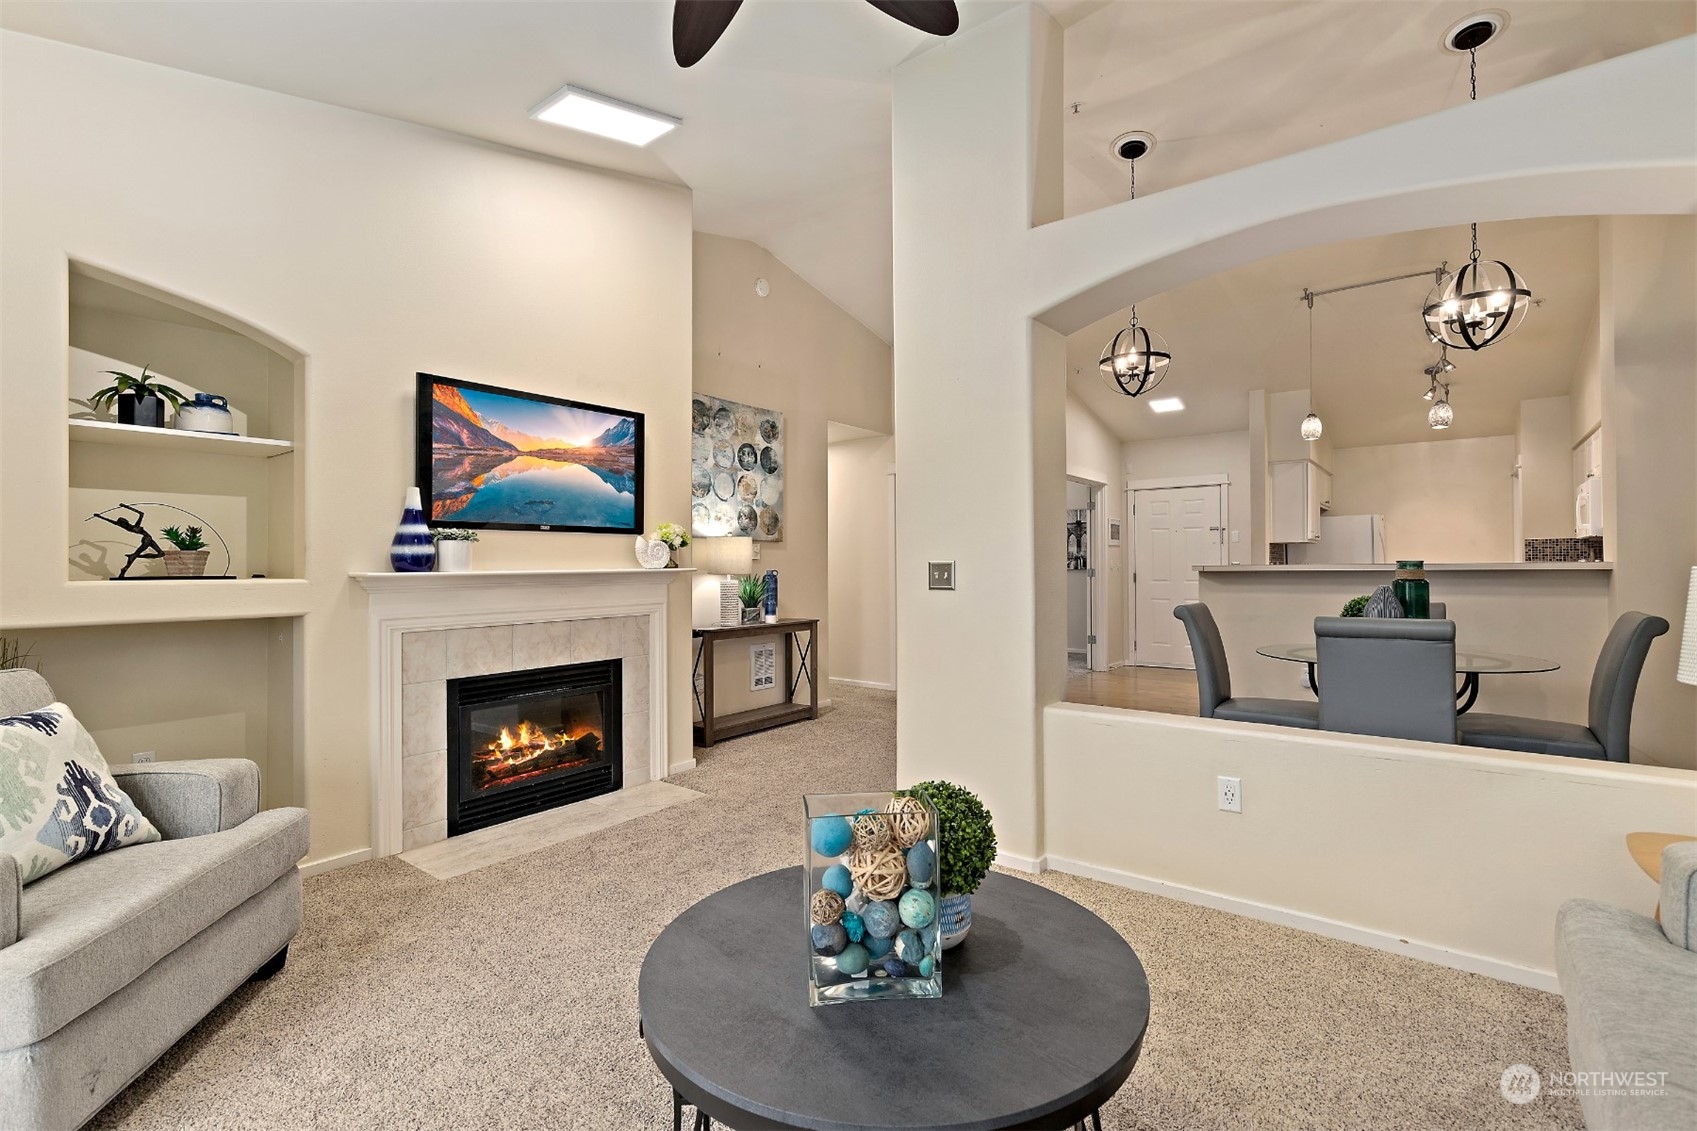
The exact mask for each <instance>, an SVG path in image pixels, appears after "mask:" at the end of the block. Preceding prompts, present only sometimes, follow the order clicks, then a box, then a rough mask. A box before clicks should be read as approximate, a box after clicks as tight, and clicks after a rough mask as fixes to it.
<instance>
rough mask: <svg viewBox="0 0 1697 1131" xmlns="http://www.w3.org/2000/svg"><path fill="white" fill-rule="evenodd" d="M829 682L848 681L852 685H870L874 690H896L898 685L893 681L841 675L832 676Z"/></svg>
mask: <svg viewBox="0 0 1697 1131" xmlns="http://www.w3.org/2000/svg"><path fill="white" fill-rule="evenodd" d="M829 682H831V683H846V684H848V685H849V686H850V687H870V688H871V689H872V690H874V691H894V690H895V689H896V685H895V684H893V683H879V682H878V681H877V680H874V679H845V678H844V677H842V676H840V675H834V676H832V677H831V678H830V681H829Z"/></svg>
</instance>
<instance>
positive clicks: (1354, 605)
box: [1338, 597, 1367, 617]
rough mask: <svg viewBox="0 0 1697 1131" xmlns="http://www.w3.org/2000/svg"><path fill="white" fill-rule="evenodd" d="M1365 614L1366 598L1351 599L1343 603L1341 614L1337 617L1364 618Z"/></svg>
mask: <svg viewBox="0 0 1697 1131" xmlns="http://www.w3.org/2000/svg"><path fill="white" fill-rule="evenodd" d="M1366 613H1367V598H1365V597H1351V598H1350V599H1349V600H1348V601H1345V602H1344V606H1343V612H1341V613H1339V614H1338V615H1339V616H1342V617H1359V616H1365V615H1366Z"/></svg>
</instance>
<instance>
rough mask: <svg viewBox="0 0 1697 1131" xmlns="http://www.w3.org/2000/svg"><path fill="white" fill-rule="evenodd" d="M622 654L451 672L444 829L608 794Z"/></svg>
mask: <svg viewBox="0 0 1697 1131" xmlns="http://www.w3.org/2000/svg"><path fill="white" fill-rule="evenodd" d="M621 668H622V663H621V661H619V660H602V661H597V662H595V663H587V664H568V665H565V666H562V667H552V668H533V669H531V670H528V671H520V672H504V673H502V674H500V675H487V676H467V677H465V678H462V679H451V680H449V681H448V835H449V836H457V835H458V834H460V833H465V832H471V831H472V830H473V829H480V828H484V827H486V826H489V825H493V824H498V823H500V822H502V821H510V820H513V819H514V818H517V817H522V816H525V815H526V814H529V813H535V812H539V811H541V810H543V809H552V808H554V807H556V806H559V805H566V804H569V803H571V802H573V801H581V800H583V799H584V798H586V797H594V796H597V795H598V794H603V793H610V792H612V791H613V790H615V789H618V788H619V784H620V780H621V778H622V777H623V758H622V757H621V750H620V734H619V721H620V717H621V715H620V712H621V698H622V696H621V689H620V682H621V680H620V677H621V675H622V670H621Z"/></svg>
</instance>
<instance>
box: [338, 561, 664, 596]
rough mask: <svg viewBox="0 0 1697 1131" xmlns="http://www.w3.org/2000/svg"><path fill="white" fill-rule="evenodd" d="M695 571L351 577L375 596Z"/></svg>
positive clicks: (657, 577) (658, 577)
mask: <svg viewBox="0 0 1697 1131" xmlns="http://www.w3.org/2000/svg"><path fill="white" fill-rule="evenodd" d="M694 573H695V570H694V569H693V568H691V567H688V566H683V567H680V568H678V569H643V568H641V567H640V566H626V567H624V568H620V569H473V570H466V571H465V572H463V573H434V572H431V573H388V572H369V573H350V574H348V576H349V577H351V578H353V579H354V580H355V581H357V582H359V584H360V585H361V586H363V587H364V588H365V589H367V590H368V591H370V592H372V593H386V592H394V591H396V590H403V591H406V590H410V591H412V592H419V591H421V590H426V589H431V590H444V589H489V588H495V587H506V586H526V585H529V586H535V585H561V584H565V585H569V584H572V583H589V584H595V583H605V582H610V581H611V582H617V581H647V582H653V583H662V582H669V581H676V580H677V579H679V578H682V577H689V576H691V575H693V574H694Z"/></svg>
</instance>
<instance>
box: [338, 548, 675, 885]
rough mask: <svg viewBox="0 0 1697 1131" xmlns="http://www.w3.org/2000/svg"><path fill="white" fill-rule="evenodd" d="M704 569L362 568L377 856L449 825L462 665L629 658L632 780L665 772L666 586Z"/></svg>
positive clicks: (487, 670)
mask: <svg viewBox="0 0 1697 1131" xmlns="http://www.w3.org/2000/svg"><path fill="white" fill-rule="evenodd" d="M693 572H694V571H693V570H642V569H617V570H530V571H497V570H484V571H473V572H471V573H418V574H405V573H357V574H354V575H353V577H354V579H355V580H356V581H358V582H359V583H360V585H361V586H363V587H364V588H365V589H366V591H367V593H368V595H369V618H370V619H369V624H370V633H369V640H370V645H369V647H370V667H371V704H372V720H371V750H372V764H371V775H372V791H371V792H372V848H373V855H375V856H391V855H393V854H395V853H397V852H402V851H405V850H408V849H412V848H417V847H419V846H421V845H426V844H431V843H433V842H435V841H439V840H442V839H443V838H444V837H446V836H447V804H448V801H447V745H448V742H447V681H448V680H449V679H454V678H458V677H460V676H468V675H489V674H494V673H498V672H508V671H522V670H524V669H527V668H538V667H548V666H552V665H556V664H574V663H581V662H584V661H589V660H604V659H615V658H617V659H622V660H623V661H624V672H623V682H624V702H623V703H622V705H621V714H622V722H623V730H624V767H623V769H624V783H623V784H624V787H625V788H628V787H630V786H633V785H640V784H641V783H643V782H646V781H654V780H657V779H659V778H663V777H665V776H666V773H667V764H666V734H667V729H666V696H665V694H664V691H663V689H664V687H665V672H666V589H667V584H668V583H669V582H671V581H674V580H678V579H680V578H681V577H684V576H687V575H689V574H690V573H693ZM651 689H653V690H655V691H657V693H653V694H651Z"/></svg>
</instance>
